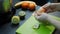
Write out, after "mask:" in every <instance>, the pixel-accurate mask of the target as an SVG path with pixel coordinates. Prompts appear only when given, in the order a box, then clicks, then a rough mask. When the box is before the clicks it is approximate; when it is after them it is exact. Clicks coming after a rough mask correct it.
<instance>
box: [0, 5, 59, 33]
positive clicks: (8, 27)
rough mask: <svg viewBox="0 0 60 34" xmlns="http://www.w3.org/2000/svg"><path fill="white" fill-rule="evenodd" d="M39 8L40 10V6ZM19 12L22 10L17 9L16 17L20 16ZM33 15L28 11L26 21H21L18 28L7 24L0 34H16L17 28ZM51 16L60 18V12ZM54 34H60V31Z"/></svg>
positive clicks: (1, 28)
mask: <svg viewBox="0 0 60 34" xmlns="http://www.w3.org/2000/svg"><path fill="white" fill-rule="evenodd" d="M37 8H39V6H38V7H37ZM37 8H36V9H37ZM19 11H21V9H17V11H16V14H15V15H18V12H19ZM32 13H33V12H30V11H29V10H27V11H26V16H25V20H22V21H20V23H19V25H17V26H14V25H12V24H11V23H7V24H5V25H3V26H1V27H0V34H15V31H16V30H17V28H18V27H20V26H21V25H22V24H23V23H24V22H25V21H26V20H27V19H28V18H29V17H30V16H31V14H32ZM50 14H52V15H55V16H57V17H60V12H54V13H50ZM54 34H60V31H59V30H58V29H56V31H55V33H54Z"/></svg>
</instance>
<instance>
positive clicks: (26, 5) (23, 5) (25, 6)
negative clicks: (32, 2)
mask: <svg viewBox="0 0 60 34" xmlns="http://www.w3.org/2000/svg"><path fill="white" fill-rule="evenodd" d="M21 6H22V8H23V9H27V8H28V6H29V3H28V2H24V3H22V5H21Z"/></svg>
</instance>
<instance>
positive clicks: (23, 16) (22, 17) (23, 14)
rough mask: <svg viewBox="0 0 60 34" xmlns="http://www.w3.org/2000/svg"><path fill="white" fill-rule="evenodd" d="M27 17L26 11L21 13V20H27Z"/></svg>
mask: <svg viewBox="0 0 60 34" xmlns="http://www.w3.org/2000/svg"><path fill="white" fill-rule="evenodd" d="M25 15H26V13H25V12H24V11H20V12H19V17H20V19H21V20H24V19H25Z"/></svg>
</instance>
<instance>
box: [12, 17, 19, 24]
mask: <svg viewBox="0 0 60 34" xmlns="http://www.w3.org/2000/svg"><path fill="white" fill-rule="evenodd" d="M11 22H12V24H18V23H19V22H20V18H19V16H13V17H12V19H11Z"/></svg>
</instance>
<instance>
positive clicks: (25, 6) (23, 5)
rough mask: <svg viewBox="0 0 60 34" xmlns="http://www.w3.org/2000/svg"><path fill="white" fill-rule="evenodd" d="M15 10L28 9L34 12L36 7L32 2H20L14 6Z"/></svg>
mask: <svg viewBox="0 0 60 34" xmlns="http://www.w3.org/2000/svg"><path fill="white" fill-rule="evenodd" d="M15 7H16V8H20V7H21V8H23V9H29V10H34V9H35V7H36V3H35V2H32V1H21V2H18V3H16V4H15Z"/></svg>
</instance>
